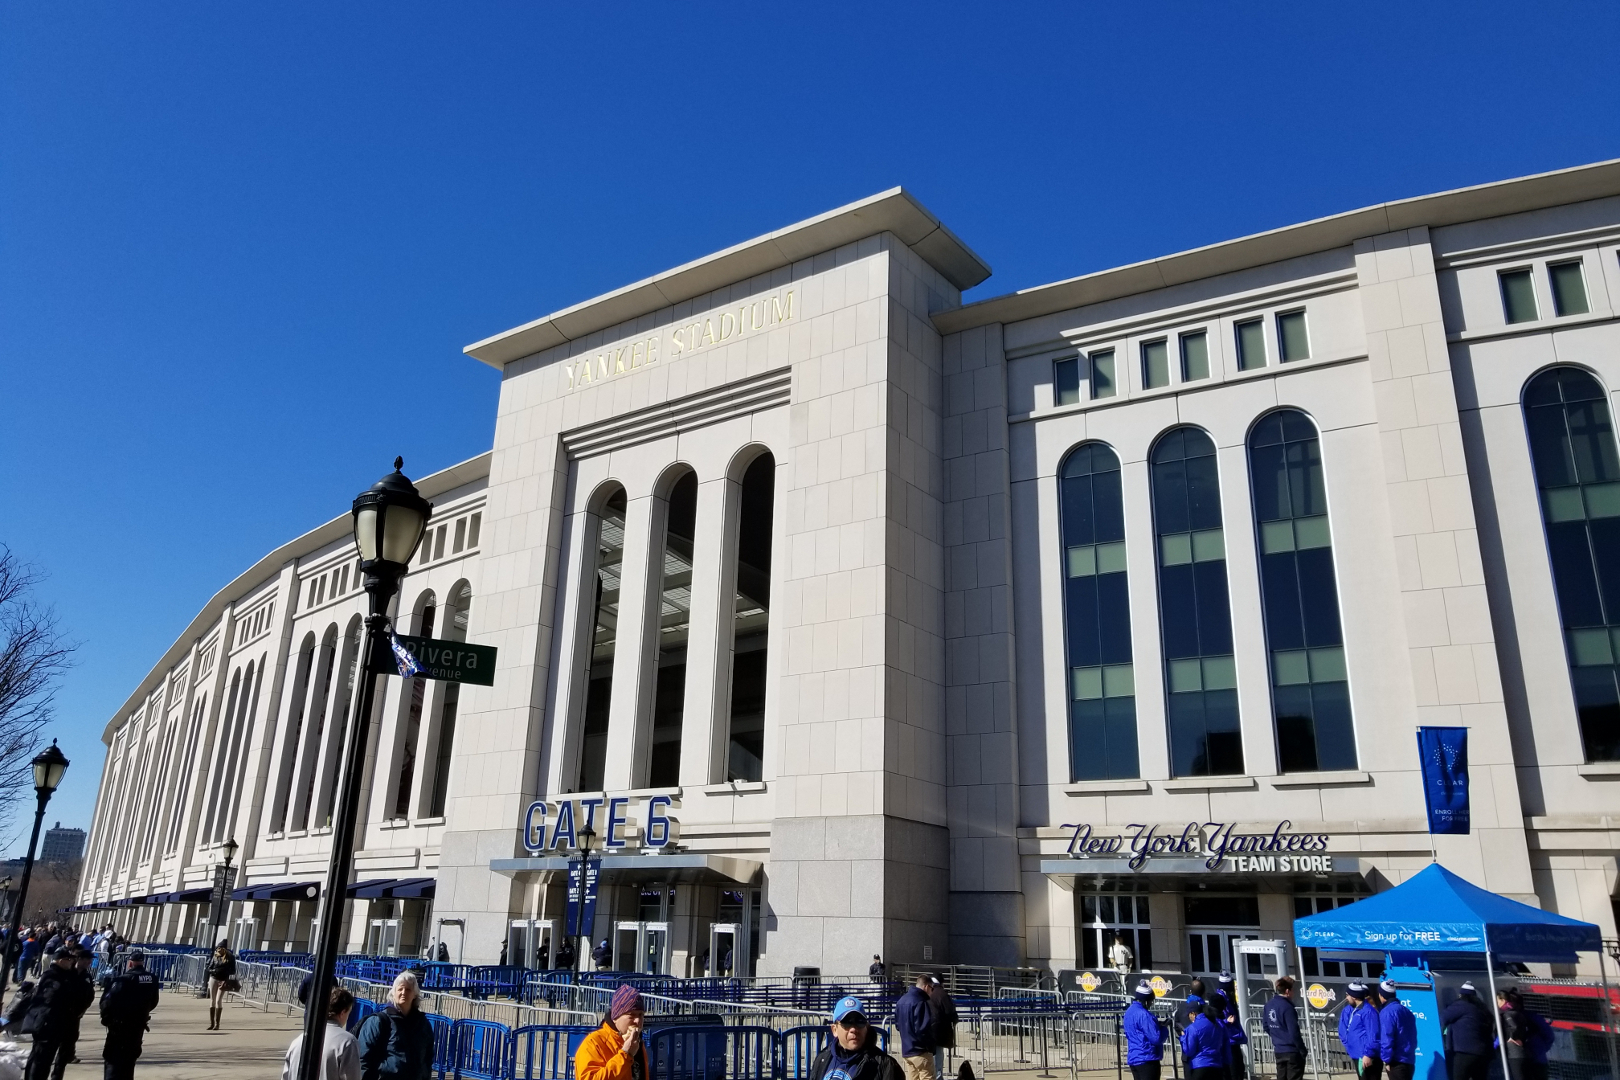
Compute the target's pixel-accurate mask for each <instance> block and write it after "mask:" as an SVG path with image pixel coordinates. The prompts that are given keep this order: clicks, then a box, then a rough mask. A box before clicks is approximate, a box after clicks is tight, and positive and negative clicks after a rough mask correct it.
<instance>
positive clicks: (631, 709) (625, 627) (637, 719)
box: [597, 495, 662, 832]
mask: <svg viewBox="0 0 1620 1080" xmlns="http://www.w3.org/2000/svg"><path fill="white" fill-rule="evenodd" d="M656 504H657V500H655V499H654V498H653V497H652V496H651V495H644V496H642V497H641V498H638V499H631V500H630V501H629V503H628V504H627V505H626V507H625V513H624V560H623V562H622V563H620V575H621V576H620V579H619V625H618V632H617V634H616V635H615V638H614V644H613V698H612V703H611V705H610V706H609V709H608V741H607V765H606V767H605V768H604V770H603V774H602V776H603V780H602V786H603V788H604V789H605V790H608V791H624V790H626V789H629V788H633V787H635V786H636V780H637V764H638V761H639V757H640V755H641V754H642V753H644V752H645V749H644V747H643V746H641V745H639V744H641V743H644V742H645V740H643V739H640V738H638V735H639V733H640V728H641V720H642V714H643V713H645V712H646V709H645V708H644V707H643V706H644V701H643V696H644V695H643V690H644V686H643V684H644V683H645V682H646V681H647V680H646V678H645V676H646V673H647V667H648V665H647V648H648V645H649V643H650V640H651V636H650V635H649V634H648V624H649V622H650V616H649V615H648V604H649V603H650V602H652V601H653V600H654V598H655V597H656V595H657V581H658V578H659V575H658V574H657V572H656V571H657V569H658V568H657V567H655V566H654V565H653V562H654V560H653V558H652V556H653V553H654V550H655V548H656V549H657V550H658V552H659V554H662V544H655V543H654V538H653V525H654V524H655V519H656V518H658V517H660V516H661V515H659V514H655V513H654V510H655V509H656ZM597 831H598V832H600V831H601V828H600V825H598V829H597Z"/></svg>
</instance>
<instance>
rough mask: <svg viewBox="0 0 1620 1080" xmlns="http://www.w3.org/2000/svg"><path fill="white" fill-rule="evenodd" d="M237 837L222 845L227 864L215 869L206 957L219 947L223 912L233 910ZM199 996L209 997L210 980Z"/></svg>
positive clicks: (209, 909)
mask: <svg viewBox="0 0 1620 1080" xmlns="http://www.w3.org/2000/svg"><path fill="white" fill-rule="evenodd" d="M236 849H237V843H236V837H234V836H233V837H231V838H230V839H229V840H227V841H225V843H223V844H221V845H220V850H221V851H223V852H224V853H225V862H224V863H223V864H222V865H220V866H216V867H214V891H213V892H212V893H210V894H209V897H208V937H207V939H206V940H205V941H204V942H203V945H204V946H205V947H206V948H207V949H208V952H207V953H205V954H204V955H205V956H213V955H214V949H215V948H216V947H217V946H218V945H219V917H220V914H221V913H222V912H228V911H230V909H231V884H232V882H231V860H232V859H234V858H236ZM229 929H230V921H229V920H228V919H227V920H226V931H227V932H229ZM197 996H198V997H200V998H205V997H207V996H208V980H207V979H204V980H203V981H202V985H201V986H199V987H198V988H197Z"/></svg>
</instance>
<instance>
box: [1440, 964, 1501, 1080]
mask: <svg viewBox="0 0 1620 1080" xmlns="http://www.w3.org/2000/svg"><path fill="white" fill-rule="evenodd" d="M1490 940H1491V939H1490V934H1489V932H1487V933H1486V936H1485V978H1486V979H1487V980H1488V981H1489V982H1490V984H1491V1015H1492V1016H1494V1017H1495V1018H1496V1046H1497V1048H1498V1049H1499V1050H1501V1052H1502V1080H1513V1073H1512V1072H1511V1071H1510V1070H1509V1069H1508V1058H1507V1035H1506V1033H1504V1032H1503V1031H1502V1009H1501V1007H1500V1006H1498V1005H1497V1004H1496V964H1495V963H1494V962H1493V961H1492V960H1491V948H1490ZM1437 1004H1438V1003H1437Z"/></svg>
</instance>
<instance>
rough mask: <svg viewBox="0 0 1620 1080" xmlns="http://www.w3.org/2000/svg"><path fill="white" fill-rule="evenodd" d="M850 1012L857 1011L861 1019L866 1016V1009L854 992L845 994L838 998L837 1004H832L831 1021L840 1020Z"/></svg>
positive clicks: (836, 1021)
mask: <svg viewBox="0 0 1620 1080" xmlns="http://www.w3.org/2000/svg"><path fill="white" fill-rule="evenodd" d="M851 1013H859V1014H860V1016H861V1017H862V1018H863V1019H864V1018H865V1017H866V1009H865V1007H864V1006H862V1005H861V999H860V998H858V997H856V996H855V995H854V994H845V995H844V996H843V997H841V998H839V999H838V1004H836V1005H834V1006H833V1023H835V1024H836V1023H839V1022H841V1021H842V1020H843V1019H844V1018H845V1017H846V1016H848V1015H850V1014H851Z"/></svg>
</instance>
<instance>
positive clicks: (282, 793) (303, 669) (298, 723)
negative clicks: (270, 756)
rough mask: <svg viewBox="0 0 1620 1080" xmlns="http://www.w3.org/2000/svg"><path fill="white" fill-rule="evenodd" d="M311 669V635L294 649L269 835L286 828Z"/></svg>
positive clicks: (307, 699) (313, 657)
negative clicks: (294, 663) (295, 657)
mask: <svg viewBox="0 0 1620 1080" xmlns="http://www.w3.org/2000/svg"><path fill="white" fill-rule="evenodd" d="M314 665H315V635H314V634H313V633H308V634H305V635H304V641H303V644H301V645H300V646H299V647H298V669H297V675H296V676H295V677H294V679H293V684H292V693H291V694H289V695H287V710H288V714H289V715H288V717H287V723H286V725H285V727H284V729H283V732H282V737H281V771H280V773H279V774H278V775H277V779H276V789H275V802H274V803H273V804H272V809H271V814H270V831H271V832H273V833H278V832H281V831H282V830H283V829H285V828H286V826H287V801H288V798H289V797H290V796H291V794H292V784H293V776H294V774H295V772H296V770H297V763H298V743H299V739H300V738H301V737H302V736H303V734H304V714H305V712H306V711H307V706H308V704H309V679H310V672H311V670H312V669H313V667H314Z"/></svg>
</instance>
